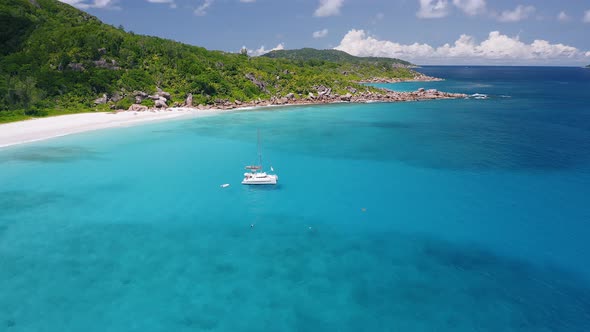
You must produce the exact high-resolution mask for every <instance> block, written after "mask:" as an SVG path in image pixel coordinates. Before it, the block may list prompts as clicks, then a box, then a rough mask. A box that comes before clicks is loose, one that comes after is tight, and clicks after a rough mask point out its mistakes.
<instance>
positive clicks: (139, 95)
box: [133, 91, 149, 104]
mask: <svg viewBox="0 0 590 332" xmlns="http://www.w3.org/2000/svg"><path fill="white" fill-rule="evenodd" d="M133 95H134V96H135V103H136V104H141V102H142V101H143V100H144V99H146V98H147V97H149V95H148V94H147V93H145V92H143V91H134V92H133Z"/></svg>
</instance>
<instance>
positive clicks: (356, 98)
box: [95, 74, 467, 112]
mask: <svg viewBox="0 0 590 332" xmlns="http://www.w3.org/2000/svg"><path fill="white" fill-rule="evenodd" d="M440 80H442V79H440V78H434V77H430V76H426V75H422V74H419V75H416V76H415V77H414V79H412V80H409V81H422V82H425V81H440ZM400 81H401V80H399V79H385V78H374V79H371V80H370V81H368V82H363V83H377V82H379V83H390V82H400ZM406 81H408V80H406ZM313 88H314V89H315V90H316V91H317V93H316V94H314V93H311V92H310V93H309V94H308V95H302V94H295V93H288V94H286V95H284V96H274V97H271V98H270V99H257V100H254V101H249V102H243V101H240V100H235V101H233V102H232V101H230V100H228V99H216V100H215V101H214V103H213V104H198V105H194V104H193V96H192V94H189V95H188V96H187V97H186V98H185V100H184V102H183V103H178V102H176V103H174V104H173V105H168V103H169V102H170V100H171V94H170V93H168V92H166V91H162V90H161V89H158V92H157V93H156V94H154V95H148V94H147V93H145V92H142V91H135V92H134V93H133V94H134V96H135V100H136V103H135V104H133V105H131V106H130V107H129V109H128V111H135V112H138V111H147V110H149V108H148V107H147V106H144V105H140V103H141V102H142V101H143V100H144V99H146V98H149V99H152V100H154V102H155V106H154V108H153V109H167V108H168V107H188V108H195V109H211V108H216V109H235V108H242V107H257V106H273V105H310V104H330V103H342V102H344V103H347V102H348V103H367V102H399V101H419V100H432V99H456V98H465V97H467V95H466V94H463V93H452V92H443V91H438V90H436V89H428V90H426V89H424V88H420V89H418V90H416V91H411V92H399V91H393V90H389V89H383V88H380V89H378V91H376V92H375V91H370V90H369V89H366V90H365V91H359V90H358V89H356V88H353V87H348V88H347V90H348V92H347V93H346V94H344V95H342V94H338V93H334V92H333V91H332V89H331V88H330V87H326V86H324V85H316V86H314V87H313ZM107 101H108V97H107V96H106V95H105V96H103V97H102V98H99V99H97V101H95V103H106V102H107ZM120 111H122V110H120Z"/></svg>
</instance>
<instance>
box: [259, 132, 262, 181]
mask: <svg viewBox="0 0 590 332" xmlns="http://www.w3.org/2000/svg"><path fill="white" fill-rule="evenodd" d="M258 166H260V170H261V171H262V152H261V151H260V129H258Z"/></svg>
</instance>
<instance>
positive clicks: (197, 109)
mask: <svg viewBox="0 0 590 332" xmlns="http://www.w3.org/2000/svg"><path fill="white" fill-rule="evenodd" d="M466 97H467V95H465V94H460V93H448V92H441V91H437V90H434V89H430V90H424V89H419V90H417V91H413V92H397V91H392V90H386V89H384V90H383V94H378V93H374V92H362V93H356V92H355V94H354V95H352V94H350V93H347V94H346V95H342V96H341V95H338V94H333V95H332V94H330V92H329V91H328V93H325V94H319V95H318V96H313V95H311V94H310V95H309V96H308V97H306V98H300V99H297V98H295V97H294V96H286V97H283V98H272V99H270V100H264V101H262V100H257V101H253V102H239V101H236V102H234V103H230V102H224V103H221V104H216V105H198V106H180V107H171V108H162V109H150V110H145V111H133V110H127V111H125V110H118V111H114V112H96V113H78V114H67V115H58V116H53V117H47V118H35V119H30V120H23V121H17V122H12V123H6V124H0V149H2V148H6V147H10V146H15V145H21V144H26V143H32V142H37V141H42V140H47V139H51V138H56V137H61V136H66V135H72V134H77V133H82V132H88V131H94V130H100V129H107V128H116V127H127V126H133V125H138V124H143V123H148V122H151V121H162V120H169V119H178V118H182V117H189V116H191V117H202V116H209V115H217V114H222V113H226V112H228V111H232V110H233V111H242V110H252V109H258V108H264V107H276V106H297V105H323V104H337V103H346V104H348V103H356V104H362V103H373V102H385V103H391V102H402V101H420V100H435V99H458V98H466ZM130 109H131V108H130Z"/></svg>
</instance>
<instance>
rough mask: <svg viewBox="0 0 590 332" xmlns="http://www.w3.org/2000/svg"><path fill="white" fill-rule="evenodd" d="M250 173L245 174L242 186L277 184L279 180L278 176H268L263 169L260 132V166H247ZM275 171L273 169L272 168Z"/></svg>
mask: <svg viewBox="0 0 590 332" xmlns="http://www.w3.org/2000/svg"><path fill="white" fill-rule="evenodd" d="M246 169H247V170H249V172H246V173H244V180H242V184H248V185H261V184H271V185H274V184H277V181H278V180H279V177H278V175H276V174H268V173H266V172H265V171H264V170H263V168H262V152H261V151H260V130H259V131H258V165H250V166H246ZM270 170H271V171H274V170H273V168H272V167H271V168H270Z"/></svg>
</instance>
